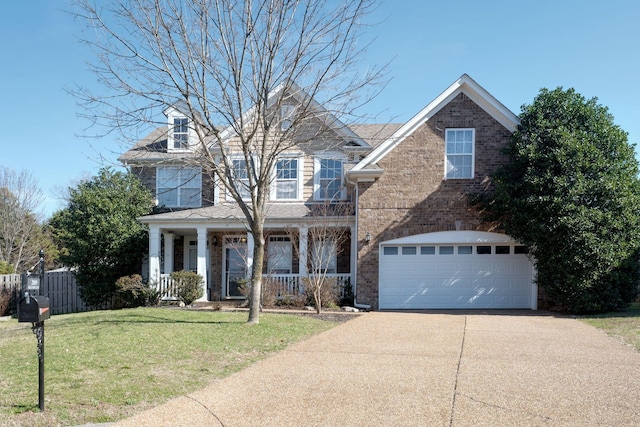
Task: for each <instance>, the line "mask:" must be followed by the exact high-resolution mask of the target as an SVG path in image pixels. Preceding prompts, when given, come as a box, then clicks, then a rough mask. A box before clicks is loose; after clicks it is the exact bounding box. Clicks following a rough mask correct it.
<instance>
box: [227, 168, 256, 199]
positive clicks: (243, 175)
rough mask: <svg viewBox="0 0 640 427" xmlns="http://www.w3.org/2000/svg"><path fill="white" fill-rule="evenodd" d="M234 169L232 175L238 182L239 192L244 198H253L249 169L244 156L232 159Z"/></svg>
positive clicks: (236, 182)
mask: <svg viewBox="0 0 640 427" xmlns="http://www.w3.org/2000/svg"><path fill="white" fill-rule="evenodd" d="M231 161H232V167H233V171H231V177H232V179H233V181H234V182H235V184H236V188H237V189H238V194H239V195H240V197H241V198H242V199H243V200H248V199H250V198H251V189H250V188H249V171H248V170H247V162H246V161H245V160H244V159H243V158H237V159H232V160H231Z"/></svg>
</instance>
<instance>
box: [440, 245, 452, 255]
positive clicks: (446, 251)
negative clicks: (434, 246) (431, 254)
mask: <svg viewBox="0 0 640 427" xmlns="http://www.w3.org/2000/svg"><path fill="white" fill-rule="evenodd" d="M438 253H439V254H440V255H453V246H440V247H439V248H438Z"/></svg>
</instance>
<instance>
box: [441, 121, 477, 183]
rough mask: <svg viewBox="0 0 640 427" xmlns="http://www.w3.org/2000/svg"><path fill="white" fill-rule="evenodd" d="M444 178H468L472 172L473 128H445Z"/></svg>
mask: <svg viewBox="0 0 640 427" xmlns="http://www.w3.org/2000/svg"><path fill="white" fill-rule="evenodd" d="M445 145H446V171H445V177H446V179H470V178H473V173H474V151H475V130H474V129H447V131H446V132H445Z"/></svg>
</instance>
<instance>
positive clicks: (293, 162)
mask: <svg viewBox="0 0 640 427" xmlns="http://www.w3.org/2000/svg"><path fill="white" fill-rule="evenodd" d="M301 166H302V159H297V158H284V159H279V160H278V161H276V177H275V185H274V188H273V189H272V200H298V199H300V198H301V193H302V189H301V188H300V182H301V180H300V178H301V175H302V173H301V172H302V171H301Z"/></svg>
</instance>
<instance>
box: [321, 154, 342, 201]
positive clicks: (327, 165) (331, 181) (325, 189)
mask: <svg viewBox="0 0 640 427" xmlns="http://www.w3.org/2000/svg"><path fill="white" fill-rule="evenodd" d="M344 161H345V159H344V158H336V157H330V156H326V157H316V159H315V162H314V163H315V164H314V169H315V170H314V183H313V184H314V199H315V200H342V199H344V198H345V196H346V192H345V190H344V188H343V185H342V165H343V163H344Z"/></svg>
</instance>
